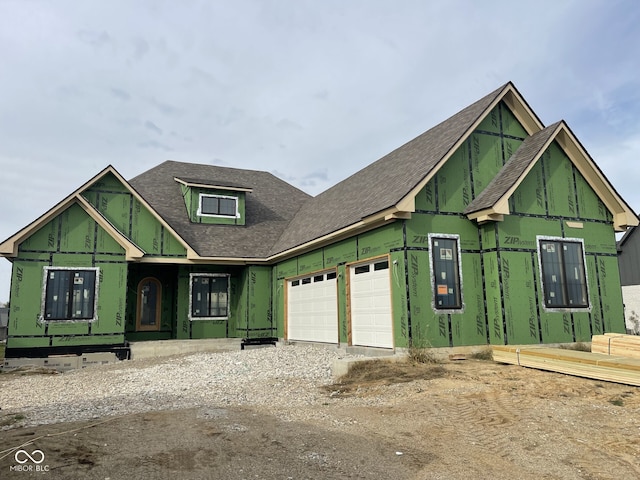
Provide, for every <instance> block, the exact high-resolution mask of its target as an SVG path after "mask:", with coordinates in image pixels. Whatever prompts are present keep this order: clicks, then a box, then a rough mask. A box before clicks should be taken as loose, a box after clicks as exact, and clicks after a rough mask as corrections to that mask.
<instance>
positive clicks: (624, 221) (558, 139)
mask: <svg viewBox="0 0 640 480" xmlns="http://www.w3.org/2000/svg"><path fill="white" fill-rule="evenodd" d="M539 161H540V165H541V168H542V171H541V172H540V171H537V172H536V170H535V167H536V165H537V164H538V162H539ZM532 170H533V171H534V175H533V176H532V177H531V178H536V180H535V181H536V182H538V185H536V187H535V190H536V201H537V202H540V201H542V199H541V197H540V196H541V195H542V193H543V191H544V199H543V200H544V201H545V202H546V203H545V206H544V211H545V212H549V213H548V214H549V215H558V216H564V217H569V218H575V217H576V216H577V213H578V211H577V209H576V208H577V206H576V202H577V200H576V193H577V191H578V185H580V200H584V201H585V202H586V206H585V208H587V209H588V210H589V211H590V212H591V213H590V215H598V216H596V218H602V216H603V215H605V214H604V213H603V212H602V208H601V207H599V206H598V207H594V202H593V196H592V195H590V193H589V192H588V189H586V186H585V184H587V185H589V186H590V187H591V189H592V191H593V193H595V194H596V195H597V197H598V198H599V199H600V201H601V202H602V204H603V205H604V206H605V207H606V209H607V210H608V212H609V215H610V217H607V218H611V220H612V222H613V225H614V228H615V229H616V230H617V231H622V230H624V229H625V228H627V227H629V226H633V225H637V224H638V218H637V217H636V215H635V213H633V211H632V210H631V208H630V207H629V206H628V205H627V204H626V203H625V202H624V200H622V198H621V197H620V196H619V195H618V193H617V192H616V191H615V189H614V188H613V186H612V185H611V184H610V183H609V181H608V180H607V178H606V177H605V176H604V174H603V173H602V172H601V171H600V169H599V168H598V167H597V165H596V164H595V163H594V162H593V160H592V159H591V157H590V156H589V155H588V154H587V153H586V151H585V150H584V149H583V148H582V145H580V143H579V142H578V141H577V139H576V138H575V136H574V135H573V133H572V132H571V130H570V129H569V128H568V127H567V125H566V124H565V123H564V122H563V121H561V122H558V123H555V124H553V125H551V126H549V127H546V128H544V129H543V130H541V131H539V132H536V133H534V134H533V135H531V136H530V137H527V138H526V139H525V141H524V142H523V143H522V145H521V146H520V148H518V150H517V151H516V152H515V153H514V154H513V155H512V156H511V158H510V159H509V160H508V162H507V163H506V164H505V165H504V167H503V168H502V169H501V170H500V172H499V173H498V174H497V175H496V176H495V177H494V178H493V180H492V181H491V183H490V184H489V185H488V186H487V188H485V189H484V190H483V191H482V192H481V193H480V195H478V196H477V197H476V198H475V199H474V201H473V202H472V203H471V204H470V205H469V206H468V207H467V208H466V209H465V211H464V213H465V214H466V215H467V216H468V218H469V219H471V220H477V221H478V222H479V223H482V222H485V221H489V220H498V221H499V220H502V216H503V215H508V214H510V213H512V212H511V208H512V207H513V206H514V205H515V204H516V203H518V202H519V203H520V204H521V208H522V202H527V200H523V195H524V191H525V190H528V193H529V194H531V193H532V191H533V190H534V187H533V186H532V185H529V186H527V187H525V189H523V191H522V192H521V194H520V196H519V198H518V199H515V200H511V198H512V196H513V195H514V193H515V192H516V190H517V189H518V188H519V186H520V185H521V184H522V183H523V181H524V179H525V178H527V176H528V174H529V173H530V172H531V171H532ZM576 172H577V173H579V174H580V175H579V176H577V177H576V175H575V173H576ZM580 176H581V177H582V178H581V179H580ZM530 181H532V180H530ZM528 201H529V203H531V197H529V200H528ZM534 208H537V209H538V211H542V208H543V207H542V206H541V205H538V206H537V207H534ZM596 210H597V211H598V213H597V214H596V213H595V212H596ZM552 212H555V213H552Z"/></svg>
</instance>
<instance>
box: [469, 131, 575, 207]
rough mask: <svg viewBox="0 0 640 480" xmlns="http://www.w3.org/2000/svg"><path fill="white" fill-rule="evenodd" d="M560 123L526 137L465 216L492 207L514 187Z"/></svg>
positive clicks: (473, 202) (472, 203) (470, 205)
mask: <svg viewBox="0 0 640 480" xmlns="http://www.w3.org/2000/svg"><path fill="white" fill-rule="evenodd" d="M561 123H562V122H556V123H554V124H553V125H549V126H548V127H546V128H544V129H542V130H540V131H539V132H536V133H534V134H533V135H531V136H529V137H527V138H526V139H525V140H524V142H522V144H521V145H520V147H519V148H518V149H517V150H516V151H515V153H514V154H513V155H511V158H510V159H509V160H507V163H505V164H504V166H503V167H502V169H501V170H500V171H499V172H498V174H497V175H496V176H495V177H493V179H492V180H491V182H489V185H487V187H486V188H485V189H484V190H483V191H482V192H481V193H480V195H478V196H477V197H476V198H475V199H474V200H473V201H472V202H471V203H470V204H469V205H468V206H467V208H465V210H464V213H465V215H468V214H470V213H473V212H478V211H480V210H484V209H487V208H491V207H493V206H494V205H495V204H496V202H497V201H498V200H500V198H502V196H504V194H505V193H507V191H509V189H510V188H511V187H512V186H513V185H515V183H516V182H517V181H518V179H519V178H520V177H521V175H522V174H523V173H524V172H525V170H526V169H527V167H529V165H531V162H533V161H534V159H535V158H536V157H537V156H538V154H540V153H542V152H541V150H542V148H543V147H544V145H545V144H546V143H547V141H548V140H549V138H550V137H551V136H552V135H553V134H554V133H555V131H556V129H557V127H558V125H560V124H561Z"/></svg>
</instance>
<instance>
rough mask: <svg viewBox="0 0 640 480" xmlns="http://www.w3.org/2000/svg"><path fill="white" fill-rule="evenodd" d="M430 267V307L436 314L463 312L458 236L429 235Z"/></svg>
mask: <svg viewBox="0 0 640 480" xmlns="http://www.w3.org/2000/svg"><path fill="white" fill-rule="evenodd" d="M429 248H430V250H431V252H430V255H429V266H430V267H431V288H432V291H433V298H432V301H431V305H432V306H433V309H434V310H435V311H436V312H438V313H461V312H463V311H464V301H463V296H462V265H461V262H460V259H461V255H460V236H459V235H448V234H429Z"/></svg>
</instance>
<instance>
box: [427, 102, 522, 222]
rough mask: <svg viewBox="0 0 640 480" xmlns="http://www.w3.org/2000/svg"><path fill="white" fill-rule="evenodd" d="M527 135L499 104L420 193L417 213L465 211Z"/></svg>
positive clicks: (503, 105)
mask: <svg viewBox="0 0 640 480" xmlns="http://www.w3.org/2000/svg"><path fill="white" fill-rule="evenodd" d="M527 136H528V135H527V133H526V131H525V129H524V127H523V126H522V125H521V124H520V122H519V121H518V120H517V119H516V117H515V116H514V115H513V114H512V112H511V110H510V109H509V107H508V106H507V105H506V103H505V102H503V101H501V102H500V103H498V105H496V106H495V107H494V108H493V109H492V110H491V111H490V112H489V113H488V114H487V116H486V117H485V118H484V120H483V121H482V122H480V124H479V125H478V127H477V128H476V129H475V130H474V131H473V132H472V133H471V134H470V135H469V136H468V137H467V138H466V139H465V140H464V142H463V143H462V144H461V145H460V146H459V147H458V149H457V150H456V151H455V152H454V153H453V154H452V155H451V156H450V157H449V158H448V160H447V161H446V163H445V164H444V165H442V166H441V167H440V168H439V169H438V171H437V173H436V174H435V175H434V176H433V178H432V179H431V180H430V181H429V182H428V183H427V185H425V187H424V189H423V190H422V191H421V192H420V193H418V195H417V196H416V199H415V203H416V211H420V210H424V211H429V212H442V213H460V212H462V211H463V210H464V209H465V208H466V207H467V206H468V205H469V204H470V203H471V202H472V201H473V199H474V198H475V197H476V196H477V194H478V193H479V192H482V191H483V190H484V189H485V188H486V187H487V185H488V184H489V183H490V182H491V180H492V179H493V178H494V177H495V176H496V175H497V174H498V172H499V171H500V170H501V169H502V167H503V165H504V163H505V162H506V161H507V159H508V158H509V157H510V156H511V154H512V152H514V151H516V150H517V149H518V148H519V147H520V145H521V144H522V142H523V141H524V139H525V138H526V137H527Z"/></svg>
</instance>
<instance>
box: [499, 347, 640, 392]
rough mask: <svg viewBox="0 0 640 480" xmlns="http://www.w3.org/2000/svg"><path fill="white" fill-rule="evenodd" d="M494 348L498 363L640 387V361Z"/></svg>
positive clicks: (547, 349) (559, 351)
mask: <svg viewBox="0 0 640 480" xmlns="http://www.w3.org/2000/svg"><path fill="white" fill-rule="evenodd" d="M491 348H492V350H493V359H494V361H496V362H500V363H509V364H512V365H521V366H523V367H530V368H537V369H539V370H548V371H551V372H559V373H566V374H568V375H575V376H578V377H586V378H593V379H596V380H604V381H607V382H615V383H622V384H625V385H635V386H640V358H628V357H623V356H617V355H615V356H614V355H606V354H602V353H592V352H580V351H576V350H566V349H562V348H550V347H542V346H537V345H521V346H517V345H504V346H502V345H496V346H493V347H491Z"/></svg>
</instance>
